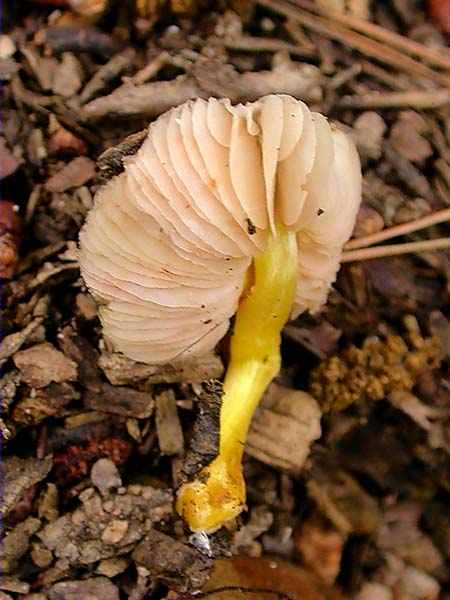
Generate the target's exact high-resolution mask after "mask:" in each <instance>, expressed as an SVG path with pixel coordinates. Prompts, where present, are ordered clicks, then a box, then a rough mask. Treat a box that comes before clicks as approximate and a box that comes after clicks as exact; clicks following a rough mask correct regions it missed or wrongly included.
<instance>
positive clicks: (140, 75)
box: [130, 50, 171, 85]
mask: <svg viewBox="0 0 450 600" xmlns="http://www.w3.org/2000/svg"><path fill="white" fill-rule="evenodd" d="M170 59H171V56H170V54H169V53H168V52H167V51H166V50H163V51H162V52H160V53H159V54H158V56H155V58H154V59H153V60H151V61H150V62H149V63H148V65H145V67H143V68H142V69H140V70H139V71H138V72H137V73H135V74H134V75H133V77H130V81H131V82H132V83H134V84H135V85H142V84H143V83H147V81H150V79H153V77H155V76H156V75H157V74H158V73H159V71H160V70H161V69H162V68H163V67H165V66H166V65H167V64H168V63H169V62H170Z"/></svg>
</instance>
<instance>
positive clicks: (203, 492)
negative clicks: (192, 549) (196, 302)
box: [177, 227, 298, 532]
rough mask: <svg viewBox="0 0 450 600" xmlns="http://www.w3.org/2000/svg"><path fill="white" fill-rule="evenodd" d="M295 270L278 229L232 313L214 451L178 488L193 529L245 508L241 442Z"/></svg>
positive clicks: (269, 371)
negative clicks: (245, 292)
mask: <svg viewBox="0 0 450 600" xmlns="http://www.w3.org/2000/svg"><path fill="white" fill-rule="evenodd" d="M297 268H298V267H297V240H296V236H295V233H292V232H289V231H287V230H285V229H284V228H282V227H278V229H277V234H276V235H275V236H271V237H270V239H269V241H268V245H267V248H266V250H265V251H264V252H263V253H262V254H261V255H259V256H257V257H256V258H255V259H254V284H253V286H252V288H251V290H250V292H249V293H248V295H247V296H246V297H245V298H244V299H243V300H242V301H241V303H240V305H239V308H238V311H237V313H236V320H235V324H234V330H233V333H232V337H231V349H230V350H231V352H230V354H231V360H230V364H229V367H228V370H227V374H226V376H225V381H224V385H223V397H222V407H221V413H220V443H219V454H218V456H217V457H216V458H215V459H214V460H213V461H212V462H211V463H210V464H209V465H208V466H206V467H205V468H204V469H202V471H200V473H199V474H198V475H197V477H196V479H195V480H194V481H192V482H189V483H186V484H184V485H183V486H182V487H181V488H180V490H179V492H178V499H177V511H178V512H179V514H180V515H182V516H183V517H184V518H185V519H186V521H187V523H188V525H189V527H190V528H191V530H192V531H206V532H211V531H215V530H216V529H218V528H219V527H221V526H222V525H223V524H224V523H225V522H226V521H228V520H230V519H232V518H234V517H236V516H237V515H239V513H240V512H241V511H242V510H243V508H244V504H245V482H244V478H243V475H242V456H243V453H244V447H245V440H246V437H247V432H248V428H249V426H250V422H251V419H252V416H253V413H254V411H255V409H256V407H257V406H258V403H259V401H260V399H261V396H262V395H263V394H264V392H265V390H266V388H267V386H268V385H269V383H270V382H271V381H272V379H273V378H274V377H275V376H276V375H277V374H278V372H279V370H280V364H281V357H280V343H281V330H282V328H283V326H284V325H285V323H286V321H287V320H288V319H289V315H290V312H291V309H292V304H293V302H294V296H295V288H296V284H297Z"/></svg>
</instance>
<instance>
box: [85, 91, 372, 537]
mask: <svg viewBox="0 0 450 600" xmlns="http://www.w3.org/2000/svg"><path fill="white" fill-rule="evenodd" d="M360 197H361V173H360V164H359V159H358V155H357V152H356V150H355V148H354V146H353V144H352V142H351V141H350V140H349V138H348V137H346V135H345V134H344V133H342V132H341V131H339V130H337V129H335V128H334V127H333V126H332V125H330V124H329V123H328V121H327V120H326V119H325V117H323V116H322V115H320V114H318V113H313V112H310V110H309V109H308V108H307V106H306V105H305V104H304V103H303V102H301V101H299V100H296V99H294V98H292V97H290V96H286V95H270V96H265V97H263V98H261V99H260V100H258V101H256V102H253V103H248V104H246V105H242V104H240V105H237V106H232V105H231V104H230V102H229V101H228V100H225V99H223V100H217V99H214V98H210V99H209V100H208V101H205V100H202V99H198V100H195V101H189V102H187V103H185V104H183V105H181V106H178V107H176V108H173V109H172V110H170V111H169V112H167V113H165V114H163V115H162V116H160V117H159V118H158V119H157V120H156V121H155V122H153V123H152V124H151V125H150V127H149V131H148V135H147V137H146V139H145V141H144V143H143V144H142V146H141V148H140V149H139V150H138V151H137V153H136V154H135V155H134V156H132V157H129V158H127V159H125V168H124V171H123V173H121V174H120V175H118V176H116V177H115V178H113V179H112V180H110V181H109V182H108V183H107V184H106V185H105V186H104V187H103V188H101V189H100V190H99V191H98V193H97V196H96V201H95V206H94V208H93V209H92V210H91V212H90V213H89V215H88V218H87V221H86V223H85V225H84V227H83V229H82V231H81V234H80V246H81V249H80V265H81V272H82V275H83V277H84V280H85V282H86V284H87V286H88V288H89V289H90V290H91V292H92V293H93V295H94V296H95V298H96V299H97V301H98V303H99V305H100V308H99V314H100V319H101V322H102V324H103V331H104V335H105V337H106V338H107V339H109V340H110V341H111V342H112V344H113V345H114V347H115V348H116V349H117V350H119V351H121V352H123V353H124V354H125V355H126V356H128V357H130V358H132V359H134V360H137V361H142V362H145V363H151V364H156V363H167V362H168V361H175V360H177V359H180V358H183V357H188V356H190V355H200V354H202V353H205V352H207V351H210V350H211V349H213V348H214V347H215V346H216V344H217V343H218V342H219V340H221V339H222V338H223V337H224V336H225V334H226V333H227V331H228V330H229V328H230V321H231V319H232V318H233V317H234V319H235V320H234V325H233V328H232V333H231V343H230V346H231V347H230V362H229V365H228V370H227V373H226V376H225V380H224V384H223V397H222V407H221V415H220V441H219V453H218V456H217V457H216V458H215V459H214V460H213V461H212V462H211V463H210V464H209V465H207V466H206V467H205V468H204V469H203V470H202V471H201V472H200V473H199V474H198V476H197V477H196V478H195V479H194V480H193V481H191V482H188V483H185V484H184V485H183V486H181V488H180V490H179V491H178V497H177V510H178V512H179V513H180V514H181V515H182V516H183V517H184V518H185V519H186V521H187V522H188V524H189V526H190V528H191V529H192V530H193V531H207V532H208V531H209V532H210V531H214V530H216V529H218V528H219V527H220V526H221V525H222V524H223V523H224V522H226V521H228V520H230V519H231V518H233V517H235V516H237V515H238V514H239V513H240V512H241V511H242V510H243V507H244V503H245V484H244V479H243V475H242V456H243V450H244V442H245V439H246V435H247V431H248V427H249V425H250V421H251V417H252V415H253V412H254V410H255V408H256V406H257V405H258V402H259V400H260V398H261V396H262V394H263V393H264V391H265V389H266V388H267V386H268V385H269V383H270V382H271V381H272V379H273V378H274V377H275V376H276V375H277V373H278V372H279V369H280V339H281V337H280V334H281V330H282V328H283V326H284V324H285V323H286V322H287V321H288V320H289V319H290V318H295V317H296V316H297V315H299V314H300V313H302V312H303V311H305V310H309V311H312V312H315V311H317V310H318V309H319V308H320V307H321V306H322V305H323V304H324V303H325V302H326V299H327V295H328V292H329V289H330V287H331V284H332V283H333V282H334V280H335V277H336V273H337V271H338V269H339V264H340V257H341V252H342V247H343V245H344V243H345V242H346V241H347V240H348V239H349V237H350V235H351V232H352V229H353V226H354V222H355V218H356V213H357V210H358V207H359V204H360Z"/></svg>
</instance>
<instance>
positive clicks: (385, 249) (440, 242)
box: [341, 238, 450, 262]
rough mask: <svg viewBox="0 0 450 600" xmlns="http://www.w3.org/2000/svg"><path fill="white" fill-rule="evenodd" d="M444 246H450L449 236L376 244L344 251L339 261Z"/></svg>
mask: <svg viewBox="0 0 450 600" xmlns="http://www.w3.org/2000/svg"><path fill="white" fill-rule="evenodd" d="M445 248H450V238H438V239H436V240H425V241H420V242H409V243H407V244H393V245H391V246H377V247H376V248H359V249H358V250H350V251H348V252H344V253H343V254H342V258H341V262H355V261H359V260H371V259H373V258H384V257H386V256H396V255H398V254H409V253H411V252H432V251H433V250H444V249H445Z"/></svg>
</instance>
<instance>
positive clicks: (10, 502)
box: [0, 456, 52, 516]
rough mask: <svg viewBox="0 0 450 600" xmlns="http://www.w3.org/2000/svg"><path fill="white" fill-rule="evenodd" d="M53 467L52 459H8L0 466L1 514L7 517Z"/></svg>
mask: <svg viewBox="0 0 450 600" xmlns="http://www.w3.org/2000/svg"><path fill="white" fill-rule="evenodd" d="M51 467H52V459H51V458H50V457H47V458H45V459H42V460H41V459H39V458H26V459H23V458H18V457H16V456H11V457H6V458H5V459H4V461H3V463H2V464H1V465H0V471H1V480H2V504H1V509H0V514H2V515H3V516H5V515H7V514H8V513H9V512H10V510H11V509H12V508H14V507H15V505H16V504H17V503H18V501H19V500H20V498H21V497H22V495H23V494H24V492H26V490H28V489H29V488H30V487H31V486H33V485H34V484H35V483H38V482H39V481H42V479H44V478H45V477H46V476H47V474H48V473H49V471H50V469H51Z"/></svg>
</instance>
